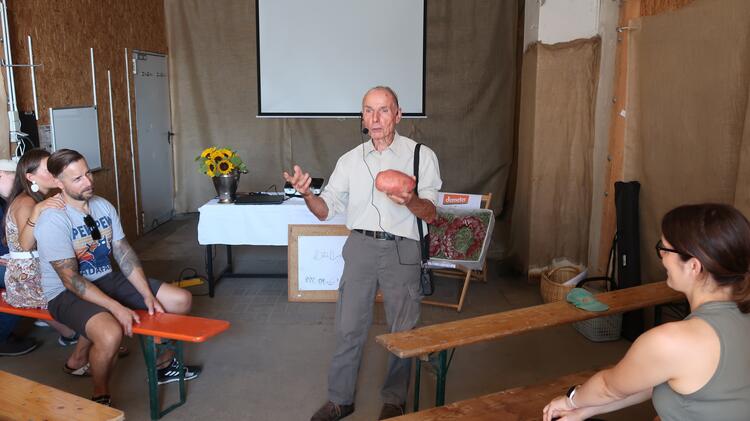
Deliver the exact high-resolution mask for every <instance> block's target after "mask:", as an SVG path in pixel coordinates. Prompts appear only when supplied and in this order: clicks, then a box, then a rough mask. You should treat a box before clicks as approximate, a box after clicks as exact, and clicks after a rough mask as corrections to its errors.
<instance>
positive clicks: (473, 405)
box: [391, 370, 596, 421]
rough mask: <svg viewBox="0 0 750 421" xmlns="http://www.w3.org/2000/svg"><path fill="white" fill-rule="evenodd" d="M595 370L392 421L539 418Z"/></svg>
mask: <svg viewBox="0 0 750 421" xmlns="http://www.w3.org/2000/svg"><path fill="white" fill-rule="evenodd" d="M594 373H596V370H588V371H583V372H580V373H575V374H569V375H567V376H563V377H560V378H557V379H553V380H549V381H546V382H544V383H540V384H536V385H533V386H524V387H516V388H513V389H508V390H504V391H502V392H497V393H491V394H489V395H484V396H480V397H477V398H472V399H466V400H462V401H458V402H454V403H451V404H448V405H445V406H439V407H437V408H430V409H427V410H424V411H419V412H412V413H410V414H406V415H402V416H400V417H396V418H391V420H392V421H453V420H459V419H461V420H471V421H497V420H503V421H531V420H539V419H541V417H542V408H544V406H545V405H547V403H549V401H550V400H552V399H553V398H555V397H556V396H560V395H564V394H565V392H567V390H568V388H569V387H570V385H573V384H581V383H583V382H584V381H586V379H588V378H589V377H591V376H593V375H594Z"/></svg>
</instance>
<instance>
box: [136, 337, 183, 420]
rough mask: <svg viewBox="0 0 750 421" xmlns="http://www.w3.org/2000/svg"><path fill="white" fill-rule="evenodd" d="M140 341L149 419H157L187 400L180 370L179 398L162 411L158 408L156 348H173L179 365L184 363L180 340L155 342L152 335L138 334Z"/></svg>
mask: <svg viewBox="0 0 750 421" xmlns="http://www.w3.org/2000/svg"><path fill="white" fill-rule="evenodd" d="M138 338H139V339H140V341H141V349H142V350H143V358H144V359H145V360H146V373H147V374H148V399H149V406H150V409H151V419H152V420H158V419H160V418H161V417H163V416H164V415H166V414H167V413H169V412H171V411H172V410H173V409H175V408H177V407H178V406H181V405H182V404H184V403H185V401H186V400H187V395H186V393H185V370H181V374H180V380H179V388H180V400H179V402H177V403H175V404H173V405H172V406H170V407H169V408H167V409H165V410H164V411H160V410H159V406H160V405H159V382H158V381H159V379H158V377H157V372H156V357H157V355H158V352H157V349H158V348H173V349H174V351H175V358H176V359H177V362H178V363H179V364H180V367H181V368H182V366H183V365H184V362H183V352H182V342H180V341H174V342H172V344H161V345H159V344H157V343H156V341H155V340H154V337H153V336H139V337H138Z"/></svg>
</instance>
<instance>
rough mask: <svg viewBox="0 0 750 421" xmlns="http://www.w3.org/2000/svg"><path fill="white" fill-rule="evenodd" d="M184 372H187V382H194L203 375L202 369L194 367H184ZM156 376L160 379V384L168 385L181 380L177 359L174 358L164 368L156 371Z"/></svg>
mask: <svg viewBox="0 0 750 421" xmlns="http://www.w3.org/2000/svg"><path fill="white" fill-rule="evenodd" d="M182 370H185V380H193V379H194V378H196V377H198V376H199V375H200V374H201V371H202V369H201V368H200V367H197V366H193V365H187V364H186V365H184V366H182ZM156 375H157V377H158V379H159V384H167V383H172V382H176V381H179V380H180V363H179V362H177V358H172V362H171V363H169V365H168V366H166V367H164V368H160V369H158V370H156Z"/></svg>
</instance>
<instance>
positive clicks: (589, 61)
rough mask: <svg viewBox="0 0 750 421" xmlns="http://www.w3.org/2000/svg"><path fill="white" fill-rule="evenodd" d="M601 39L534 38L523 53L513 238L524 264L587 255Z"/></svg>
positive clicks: (579, 258) (532, 265)
mask: <svg viewBox="0 0 750 421" xmlns="http://www.w3.org/2000/svg"><path fill="white" fill-rule="evenodd" d="M600 44H601V43H600V40H599V38H594V39H590V40H577V41H572V42H568V43H561V44H555V45H545V44H535V45H532V46H531V47H530V48H529V49H528V50H527V51H526V52H525V53H524V57H523V65H522V70H521V109H520V122H519V140H518V142H519V145H518V181H517V185H516V193H515V199H514V202H513V216H512V222H511V239H512V250H513V254H514V256H515V257H516V258H517V259H518V260H519V261H518V263H519V265H520V268H521V269H522V270H524V271H526V270H528V269H530V268H535V267H542V266H546V265H547V264H549V263H550V261H551V260H552V259H553V258H556V257H565V258H568V259H570V260H572V261H574V262H581V263H584V264H585V263H586V259H587V254H588V239H589V219H590V216H591V195H592V182H593V181H592V155H593V146H594V108H595V100H596V88H597V80H598V74H599V55H600V54H599V53H600Z"/></svg>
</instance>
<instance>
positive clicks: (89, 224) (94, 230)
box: [83, 215, 102, 241]
mask: <svg viewBox="0 0 750 421" xmlns="http://www.w3.org/2000/svg"><path fill="white" fill-rule="evenodd" d="M83 223H84V224H86V228H88V229H89V232H90V233H91V238H93V239H94V240H96V241H99V240H101V239H102V233H101V232H100V231H99V227H97V226H96V221H94V218H92V217H91V215H86V216H84V217H83Z"/></svg>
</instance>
